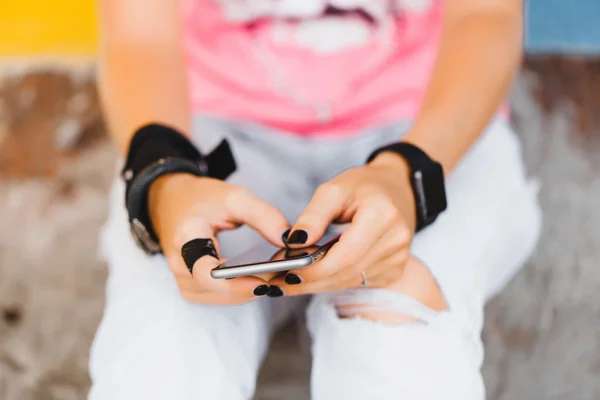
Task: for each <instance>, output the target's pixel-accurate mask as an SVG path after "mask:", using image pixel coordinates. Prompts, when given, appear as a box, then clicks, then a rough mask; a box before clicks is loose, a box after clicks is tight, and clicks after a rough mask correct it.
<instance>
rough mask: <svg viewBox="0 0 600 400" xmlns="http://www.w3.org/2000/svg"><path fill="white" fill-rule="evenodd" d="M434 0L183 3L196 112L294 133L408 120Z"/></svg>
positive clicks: (420, 81)
mask: <svg viewBox="0 0 600 400" xmlns="http://www.w3.org/2000/svg"><path fill="white" fill-rule="evenodd" d="M441 9H442V6H441V0H186V1H184V7H183V18H184V31H185V35H184V36H185V48H186V55H187V59H188V75H189V81H190V86H191V100H192V107H193V109H194V110H195V111H198V112H201V113H204V114H208V115H214V116H220V117H229V118H235V119H241V120H249V121H254V122H258V123H261V124H265V125H268V126H271V127H274V128H279V129H284V130H287V131H291V132H296V133H298V134H303V135H311V134H315V133H318V134H319V135H323V134H344V133H349V132H355V131H357V130H361V129H365V128H368V127H372V126H377V125H382V124H387V123H391V122H394V121H398V120H402V119H412V118H414V117H415V115H416V113H417V110H418V108H419V104H420V102H421V99H422V96H423V92H424V90H425V87H426V84H427V81H428V78H429V75H430V72H431V69H432V67H433V62H434V58H435V56H436V52H437V47H438V42H439V36H440V30H441V11H442V10H441Z"/></svg>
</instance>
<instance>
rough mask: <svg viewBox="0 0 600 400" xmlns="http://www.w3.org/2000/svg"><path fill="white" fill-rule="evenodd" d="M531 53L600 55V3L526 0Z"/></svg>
mask: <svg viewBox="0 0 600 400" xmlns="http://www.w3.org/2000/svg"><path fill="white" fill-rule="evenodd" d="M525 19H526V29H525V49H526V51H527V53H529V54H574V55H590V56H600V0H525Z"/></svg>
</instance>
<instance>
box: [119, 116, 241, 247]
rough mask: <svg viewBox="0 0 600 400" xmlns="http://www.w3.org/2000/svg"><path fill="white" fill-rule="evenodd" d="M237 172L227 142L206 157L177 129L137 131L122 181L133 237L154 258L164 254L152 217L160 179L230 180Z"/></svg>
mask: <svg viewBox="0 0 600 400" xmlns="http://www.w3.org/2000/svg"><path fill="white" fill-rule="evenodd" d="M235 170H236V165H235V160H234V158H233V154H232V152H231V149H230V147H229V144H228V142H227V141H226V140H223V141H222V142H221V143H220V144H219V145H218V146H217V147H216V148H215V149H214V150H213V151H212V152H211V153H210V154H208V155H206V156H204V155H203V154H202V153H200V151H199V150H198V149H197V148H196V147H195V146H194V145H193V144H192V143H191V142H190V141H189V140H188V139H187V138H186V137H185V136H184V135H182V134H180V133H179V132H177V131H176V130H174V129H173V128H170V127H167V126H164V125H158V124H151V125H146V126H144V127H142V128H140V129H139V130H137V131H136V133H135V134H134V136H133V139H132V140H131V143H130V146H129V152H128V155H127V162H126V164H125V167H124V168H123V171H122V177H123V180H125V184H126V189H125V205H126V208H127V211H128V214H129V223H130V227H131V234H132V235H133V238H134V239H135V241H136V243H137V244H138V246H139V247H140V248H141V249H142V250H144V252H145V253H147V254H150V255H152V254H158V253H161V251H162V250H161V247H160V242H159V238H158V237H157V235H156V232H155V231H154V227H153V225H152V221H151V220H150V215H149V214H148V193H149V191H150V186H151V185H152V183H154V182H155V181H156V180H157V179H158V178H159V177H161V176H164V175H168V174H174V173H187V174H191V175H195V176H207V177H211V178H216V179H226V178H227V177H228V176H229V175H231V174H232V173H233V172H234V171H235Z"/></svg>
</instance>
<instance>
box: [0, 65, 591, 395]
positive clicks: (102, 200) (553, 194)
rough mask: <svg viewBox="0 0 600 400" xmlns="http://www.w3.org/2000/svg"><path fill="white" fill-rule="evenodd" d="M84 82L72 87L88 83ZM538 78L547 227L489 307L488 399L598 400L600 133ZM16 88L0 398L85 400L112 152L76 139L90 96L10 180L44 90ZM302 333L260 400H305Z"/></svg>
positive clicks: (280, 349)
mask: <svg viewBox="0 0 600 400" xmlns="http://www.w3.org/2000/svg"><path fill="white" fill-rule="evenodd" d="M78 79H79V81H77V80H76V81H75V82H74V83H72V84H71V86H69V90H70V92H69V93H70V94H69V96H72V95H75V94H77V93H84V92H85V90H88V89H89V88H88V89H85V82H83V83H82V82H80V81H81V78H78ZM534 83H535V78H534V77H531V76H528V74H527V73H525V74H523V76H522V77H521V78H520V80H519V82H518V84H517V88H516V90H515V94H514V96H513V98H514V109H515V114H514V117H515V124H516V126H517V128H518V130H519V132H520V134H521V137H522V138H523V145H524V156H525V159H526V160H527V165H528V167H529V171H530V172H531V174H532V175H534V176H536V177H538V178H539V179H540V181H541V183H542V189H541V202H542V206H543V208H544V213H545V225H544V233H543V237H542V241H541V243H540V246H539V248H538V251H537V252H536V254H535V256H534V257H533V259H532V260H531V262H530V263H529V264H528V265H527V267H526V268H524V270H523V271H522V272H521V273H520V275H519V276H518V277H517V279H515V280H514V281H513V282H512V283H511V284H510V286H509V287H508V288H507V290H506V291H505V292H504V293H503V294H502V295H501V296H499V297H498V298H497V299H495V300H494V301H492V302H491V303H490V305H489V306H488V309H487V319H486V326H485V329H484V341H485V344H486V349H487V356H486V362H485V367H484V376H485V379H486V383H487V387H488V397H489V399H493V400H520V399H527V400H537V399H540V400H541V399H544V400H545V399H549V400H554V399H556V400H558V399H572V400H578V399H582V400H583V399H585V400H591V399H599V398H600V326H599V322H600V299H599V297H600V295H599V294H598V293H600V290H599V289H600V268H598V265H599V264H600V208H599V207H598V206H599V204H600V202H599V199H600V174H598V171H599V167H600V157H598V154H599V153H598V151H600V148H599V147H600V144H599V143H598V142H599V141H600V132H599V131H598V130H596V131H592V132H590V133H588V134H587V135H580V134H578V133H577V132H572V131H574V130H576V129H575V128H573V127H574V124H573V120H572V115H573V112H572V110H570V107H569V106H568V105H565V106H564V107H561V108H560V110H559V111H558V112H556V113H554V114H552V115H546V114H544V113H543V112H542V111H541V110H540V109H539V107H538V106H537V105H536V103H535V102H534V101H533V100H532V95H531V93H532V87H531V85H532V84H534ZM11 84H12V81H9V82H8V83H7V82H6V80H5V82H4V86H3V83H2V79H1V78H0V176H4V178H0V399H3V400H46V399H47V400H51V399H60V400H70V399H83V398H84V397H85V393H86V391H87V388H88V385H89V380H88V378H87V374H86V362H87V356H88V349H89V345H90V342H91V339H92V336H93V333H94V330H95V328H96V325H97V323H98V321H99V319H100V317H101V312H102V305H103V285H104V280H105V278H106V275H105V270H104V266H103V264H102V263H101V262H99V261H98V260H97V258H96V237H97V229H98V227H99V226H100V224H101V223H102V221H103V219H104V216H105V212H106V196H107V189H108V186H109V183H110V180H111V175H112V173H113V166H112V163H113V160H114V156H115V154H114V151H113V150H112V148H111V146H110V145H109V144H108V143H107V141H106V140H96V141H91V142H89V141H86V140H83V141H81V140H79V139H81V138H80V137H78V135H79V136H82V135H83V136H85V135H87V134H89V130H86V129H84V128H85V126H88V125H89V124H83V125H81V124H82V122H81V120H82V118H83V117H81V115H82V114H85V112H86V111H85V109H86V108H89V107H93V102H90V101H87V102H85V101H83V100H82V98H80V100H79V102H83V104H84V105H83V106H82V105H81V104H79V106H73V105H72V104H71V106H70V107H66V108H65V111H64V112H65V113H67V114H68V115H70V117H71V118H72V119H73V120H74V121H79V125H76V126H75V128H77V127H79V128H78V129H75V128H74V127H71V128H70V129H71V130H69V129H66V128H65V127H64V124H63V125H61V121H62V120H64V117H60V115H59V116H58V117H57V116H53V115H52V114H50V115H47V116H46V117H45V118H47V119H48V120H47V121H46V122H45V123H46V124H47V126H46V125H44V126H45V129H46V130H49V131H50V132H53V135H54V136H55V137H54V139H53V141H52V142H51V143H54V144H56V143H62V144H63V145H64V143H67V145H69V143H70V145H69V146H74V147H73V148H71V149H70V150H71V151H70V152H68V151H67V152H66V153H64V152H63V153H55V152H51V151H49V152H47V153H42V154H40V153H38V154H33V155H32V154H29V153H27V152H25V153H22V157H31V158H32V159H31V162H32V163H33V162H34V161H35V162H37V163H38V164H39V168H37V169H33V170H32V171H30V170H28V171H27V173H22V174H21V176H22V177H23V176H29V178H27V179H20V180H15V179H13V178H9V177H10V176H12V177H14V176H17V175H19V174H18V173H17V172H18V171H17V172H15V171H14V170H12V171H11V170H10V168H8V167H6V165H7V163H6V158H7V150H6V149H7V148H8V147H4V148H3V147H2V145H3V143H4V144H6V143H7V142H6V141H7V140H13V142H14V143H12V144H13V146H12V147H10V148H12V149H13V150H12V151H17V150H14V149H21V150H22V149H23V146H19V143H18V138H19V137H22V136H18V137H17V138H15V137H11V136H10V135H11V133H13V130H14V129H17V128H18V127H19V126H21V127H22V126H24V125H23V124H25V123H26V122H27V121H28V118H34V117H35V115H37V114H35V110H36V108H35V107H37V106H38V104H37V102H36V101H37V100H36V99H37V98H38V97H39V96H41V94H39V93H33V94H32V93H31V91H30V92H29V93H28V94H27V93H26V94H23V93H20V92H19V93H20V94H18V95H17V96H16V97H14V96H13V97H11V105H10V107H9V106H8V105H7V104H6V102H7V96H8V94H7V93H6V90H4V92H3V91H2V88H3V87H4V89H6V87H7V85H8V86H10V85H11ZM80 97H81V96H80ZM84 97H85V96H84ZM88 100H89V99H88ZM65 101H66V100H65ZM15 102H17V103H18V104H19V106H18V107H20V108H18V107H17V108H18V110H17V111H19V110H20V112H22V117H20V119H19V120H17V121H15V118H14V115H13V114H14V112H15V111H14V110H15V108H14V107H15V104H16V103H15ZM76 103H77V102H76ZM90 104H91V105H90ZM11 107H12V108H11ZM9 108H11V110H13V111H12V113H10V114H9V113H8V112H7V109H9ZM23 110H24V111H23ZM61 112H62V111H61ZM55 114H56V113H55ZM59 114H60V113H59ZM74 115H75V116H79V117H81V118H80V119H77V118H79V117H77V118H75V117H74ZM83 120H85V118H83ZM19 124H21V125H19ZM60 126H62V129H59V127H60ZM15 127H16V128H15ZM28 131H32V129H31V128H30V129H28ZM65 132H66V133H65ZM69 135H71V136H69ZM65 136H66V137H67V139H69V140H66V141H65ZM61 138H62V139H61ZM30 140H31V141H33V140H36V139H35V138H33V137H32V138H30V139H27V141H28V142H29V141H30ZM69 146H67V147H69ZM3 149H4V153H2V150H3ZM21 150H19V151H21ZM3 157H4V159H5V163H4V166H5V168H3V167H2V166H3V164H2V160H3ZM38 164H36V165H38ZM30 169H31V168H30ZM40 171H42V172H40ZM44 171H51V173H46V172H44ZM32 176H33V177H32ZM297 342H298V340H297V335H296V333H295V329H294V327H293V326H290V327H288V328H287V329H286V330H285V331H284V332H282V333H281V334H280V335H278V337H277V338H276V339H275V341H274V343H273V349H272V350H273V351H271V353H270V356H269V359H268V361H267V363H266V365H265V367H264V368H263V371H262V374H261V377H260V379H259V385H260V387H259V390H258V393H257V397H256V398H257V399H260V400H275V399H277V400H281V399H286V400H301V399H308V398H309V395H308V368H309V358H308V356H307V354H306V352H303V351H301V350H299V348H300V347H299V346H298V345H297Z"/></svg>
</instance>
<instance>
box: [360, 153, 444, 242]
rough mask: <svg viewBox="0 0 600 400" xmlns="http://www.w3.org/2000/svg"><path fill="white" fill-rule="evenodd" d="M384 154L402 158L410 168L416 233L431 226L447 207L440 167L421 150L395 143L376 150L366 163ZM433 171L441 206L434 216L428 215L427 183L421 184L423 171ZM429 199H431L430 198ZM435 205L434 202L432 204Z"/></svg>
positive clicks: (442, 174)
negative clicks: (436, 176)
mask: <svg viewBox="0 0 600 400" xmlns="http://www.w3.org/2000/svg"><path fill="white" fill-rule="evenodd" d="M384 152H392V153H396V154H397V155H399V156H400V157H402V158H403V159H404V160H405V161H406V162H407V164H408V165H409V167H410V182H411V185H412V190H413V196H414V199H415V216H416V228H415V230H416V232H419V231H421V230H422V229H423V228H425V227H427V226H429V225H431V224H432V223H433V222H434V221H435V220H436V219H437V217H438V215H439V214H440V213H441V212H442V211H444V210H445V209H446V207H447V204H446V197H445V196H446V194H445V187H444V182H443V176H444V173H443V169H442V166H441V165H440V164H439V163H437V162H436V161H434V160H432V159H431V158H430V157H429V156H428V155H427V154H426V153H425V152H424V151H423V150H421V149H420V148H418V147H417V146H415V145H413V144H411V143H407V142H396V143H391V144H388V145H386V146H383V147H380V148H378V149H376V150H375V151H374V152H373V153H371V155H370V156H369V157H368V159H367V163H370V162H371V161H373V160H374V159H375V158H376V157H377V156H378V155H380V154H381V153H384ZM432 168H434V169H435V175H439V185H438V186H440V189H441V191H440V196H441V197H440V199H441V202H439V203H441V204H442V205H441V206H440V205H438V208H439V209H438V210H437V212H436V213H435V214H434V215H428V214H429V211H430V210H429V209H430V205H429V204H428V201H427V195H426V192H427V187H426V184H427V182H423V178H424V176H425V174H424V171H428V170H429V171H430V170H431V169H432ZM430 199H431V198H430ZM434 203H435V202H434Z"/></svg>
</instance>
